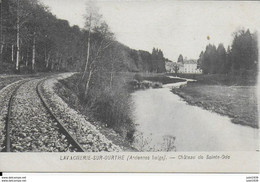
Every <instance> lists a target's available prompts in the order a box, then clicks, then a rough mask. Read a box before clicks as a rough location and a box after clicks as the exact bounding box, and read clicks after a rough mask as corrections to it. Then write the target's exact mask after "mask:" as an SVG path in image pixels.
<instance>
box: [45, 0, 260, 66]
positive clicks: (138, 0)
mask: <svg viewBox="0 0 260 182" xmlns="http://www.w3.org/2000/svg"><path fill="white" fill-rule="evenodd" d="M40 1H41V2H43V3H44V4H45V5H47V6H49V7H50V9H51V12H52V13H53V14H54V15H56V16H57V17H58V18H61V19H66V20H68V21H69V22H70V25H78V26H79V27H81V28H83V27H84V16H83V15H84V14H85V12H86V8H85V7H86V0H40ZM96 5H97V6H98V8H99V12H100V13H101V14H102V15H103V19H104V20H105V21H106V22H107V24H108V25H109V27H110V29H111V31H112V32H113V33H114V34H115V36H116V39H117V40H118V41H119V42H121V43H123V44H125V45H127V46H129V47H131V48H134V49H137V50H146V51H149V52H151V51H152V48H153V47H156V48H159V49H161V50H162V51H163V53H164V56H165V57H166V58H169V59H170V60H172V61H177V59H178V56H179V55H180V54H182V55H183V56H184V57H187V58H188V59H197V58H198V57H199V54H200V52H201V51H202V50H205V47H206V45H207V44H209V43H211V44H215V45H218V44H219V43H223V44H224V46H225V47H226V48H227V46H228V45H231V43H232V40H233V33H234V32H235V31H237V30H239V29H241V28H245V29H247V28H249V29H250V31H251V32H254V31H257V30H259V27H260V21H259V18H258V17H260V2H235V1H229V2H227V1H225V2H224V1H207V2H206V1H172V0H167V1H166V0H150V1H145V0H134V1H130V0H99V1H97V2H96Z"/></svg>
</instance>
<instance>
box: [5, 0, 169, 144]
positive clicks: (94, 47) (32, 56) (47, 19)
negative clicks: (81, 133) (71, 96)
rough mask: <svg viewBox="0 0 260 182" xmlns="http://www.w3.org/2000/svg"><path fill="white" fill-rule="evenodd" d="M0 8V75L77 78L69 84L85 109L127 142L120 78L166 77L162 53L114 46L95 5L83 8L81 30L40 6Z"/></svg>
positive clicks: (16, 2) (32, 0) (127, 112)
mask: <svg viewBox="0 0 260 182" xmlns="http://www.w3.org/2000/svg"><path fill="white" fill-rule="evenodd" d="M61 3H62V2H61ZM0 5H1V13H0V15H1V17H0V21H1V22H0V25H1V27H0V30H1V33H0V35H1V37H0V43H1V44H0V54H1V55H0V58H1V59H0V73H3V72H6V73H10V72H17V73H27V72H45V71H46V72H47V71H48V72H50V71H51V72H56V71H78V72H80V74H77V75H76V76H74V77H73V78H72V79H71V80H69V81H71V82H72V83H71V85H72V87H71V88H73V91H74V92H75V93H76V94H77V96H78V97H79V100H80V101H81V104H82V106H83V108H86V110H89V109H90V110H91V111H92V112H93V113H94V115H95V116H96V118H97V119H98V120H100V121H101V122H103V123H104V124H106V125H107V126H109V127H111V128H113V129H114V130H115V131H117V132H118V133H120V134H121V135H122V136H123V137H124V138H127V139H128V140H131V138H132V136H133V132H134V130H135V128H134V123H133V121H132V116H131V101H130V93H129V91H128V90H127V89H126V83H127V79H126V78H125V77H126V76H125V75H124V74H120V73H121V72H126V71H130V72H143V71H145V72H146V71H147V72H164V71H165V58H164V57H163V53H162V51H161V50H159V49H154V50H153V52H152V53H149V52H146V51H137V50H133V49H130V48H128V47H127V46H125V45H123V44H121V43H119V42H117V41H116V39H115V37H114V35H113V33H112V32H111V31H110V29H109V27H108V25H107V24H106V22H105V21H104V20H103V19H102V15H101V14H99V12H98V8H97V7H96V6H95V4H94V2H93V1H90V2H88V3H87V4H86V11H85V16H84V20H85V27H84V28H82V29H81V28H79V27H78V26H72V27H71V26H70V25H69V23H68V21H66V20H60V19H57V18H56V17H55V16H54V15H53V14H52V13H51V12H50V10H49V8H48V7H46V6H45V5H43V4H42V3H40V1H38V0H1V1H0Z"/></svg>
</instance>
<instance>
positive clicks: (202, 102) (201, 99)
mask: <svg viewBox="0 0 260 182" xmlns="http://www.w3.org/2000/svg"><path fill="white" fill-rule="evenodd" d="M256 89H257V87H256V86H225V85H207V84H201V83H189V84H188V85H187V86H186V87H183V88H180V89H174V90H173V92H174V93H175V94H177V95H179V96H180V97H182V98H183V99H184V100H186V101H187V102H188V103H189V104H191V105H197V106H200V107H203V108H205V109H207V110H211V111H214V112H216V113H219V114H222V115H227V116H229V117H231V118H232V122H233V123H237V124H241V125H247V126H251V127H254V128H259V125H258V111H257V96H256Z"/></svg>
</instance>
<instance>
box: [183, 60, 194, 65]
mask: <svg viewBox="0 0 260 182" xmlns="http://www.w3.org/2000/svg"><path fill="white" fill-rule="evenodd" d="M183 64H197V61H196V60H194V59H189V60H184V61H183Z"/></svg>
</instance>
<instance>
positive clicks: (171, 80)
mask: <svg viewBox="0 0 260 182" xmlns="http://www.w3.org/2000/svg"><path fill="white" fill-rule="evenodd" d="M143 79H144V80H148V81H152V82H160V83H162V84H169V83H177V82H183V81H185V80H183V79H179V78H169V77H167V76H165V75H160V76H150V77H143Z"/></svg>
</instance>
